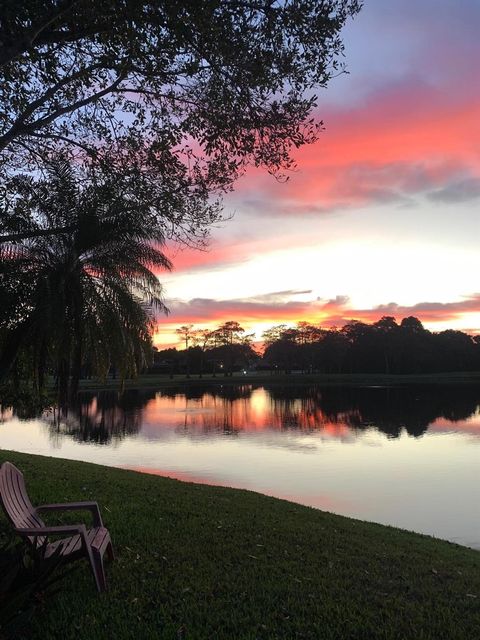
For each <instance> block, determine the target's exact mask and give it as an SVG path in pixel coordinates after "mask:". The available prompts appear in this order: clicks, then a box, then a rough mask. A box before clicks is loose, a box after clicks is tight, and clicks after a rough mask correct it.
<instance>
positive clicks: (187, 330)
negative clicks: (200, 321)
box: [175, 324, 194, 349]
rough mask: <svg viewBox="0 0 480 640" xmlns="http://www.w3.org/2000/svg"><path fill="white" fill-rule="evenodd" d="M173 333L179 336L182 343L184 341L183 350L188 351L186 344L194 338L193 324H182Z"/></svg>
mask: <svg viewBox="0 0 480 640" xmlns="http://www.w3.org/2000/svg"><path fill="white" fill-rule="evenodd" d="M175 333H176V334H177V335H178V336H180V338H181V340H182V341H185V349H188V344H189V342H190V340H191V339H192V338H193V336H194V332H193V324H183V325H182V326H181V327H178V329H175Z"/></svg>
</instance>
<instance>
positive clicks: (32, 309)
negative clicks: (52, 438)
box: [0, 158, 171, 399]
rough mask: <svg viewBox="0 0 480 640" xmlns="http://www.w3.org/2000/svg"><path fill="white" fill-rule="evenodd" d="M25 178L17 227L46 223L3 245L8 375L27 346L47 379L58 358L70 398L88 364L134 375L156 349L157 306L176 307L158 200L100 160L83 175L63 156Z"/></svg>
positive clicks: (37, 371) (38, 374) (2, 369)
mask: <svg viewBox="0 0 480 640" xmlns="http://www.w3.org/2000/svg"><path fill="white" fill-rule="evenodd" d="M15 187H16V198H15V200H14V202H13V204H12V205H11V207H12V216H11V219H14V220H15V224H16V231H19V232H20V233H22V232H25V234H26V235H28V233H29V232H31V231H33V230H34V231H35V232H37V233H36V234H35V236H34V237H31V238H25V239H24V240H22V241H21V242H19V243H17V244H6V245H3V246H1V247H0V262H1V268H0V294H1V295H2V298H5V300H6V305H4V308H3V311H2V312H0V336H3V344H4V346H3V350H2V354H1V356H0V378H1V376H2V373H3V374H5V373H6V372H7V371H8V370H9V369H10V368H11V366H12V364H13V363H14V361H15V359H16V358H17V357H18V354H19V353H20V350H21V349H22V348H25V347H28V349H30V351H31V360H32V373H33V375H34V379H35V383H36V386H37V388H38V389H41V388H42V387H43V384H44V376H45V372H46V369H47V366H48V364H50V365H51V366H52V367H53V370H54V372H55V374H56V376H57V380H58V391H59V396H60V398H61V399H66V398H67V395H68V394H70V395H71V394H74V393H75V392H76V390H77V388H78V382H79V378H80V373H81V369H82V367H83V366H85V365H88V366H89V367H90V368H91V369H92V371H93V372H94V373H96V374H97V375H100V376H106V374H107V373H108V371H109V369H110V368H111V367H115V369H116V370H117V371H118V372H119V373H120V377H121V378H122V379H124V378H125V377H126V376H128V375H134V374H135V373H137V372H138V370H139V369H140V368H141V367H142V366H144V365H145V363H146V361H147V358H148V355H149V353H150V351H151V334H152V329H153V327H154V322H155V313H156V312H157V311H159V310H160V311H164V312H166V311H167V309H166V307H165V305H164V303H163V290H162V286H161V284H160V282H159V281H158V278H157V276H156V274H155V271H158V270H160V269H170V268H171V264H170V262H169V260H168V259H167V258H166V257H165V255H164V254H163V253H162V251H161V250H160V248H161V247H162V245H163V244H164V234H163V232H162V230H161V228H160V227H159V224H158V217H157V215H156V212H155V210H154V209H152V208H151V207H149V206H147V205H145V203H144V202H140V201H138V200H137V199H136V198H135V194H134V191H133V190H132V191H129V190H128V185H123V184H118V183H115V182H114V181H112V180H111V179H109V178H108V177H107V176H105V175H102V174H101V173H99V172H98V171H97V170H94V169H93V168H90V169H89V171H88V172H87V174H86V175H85V174H83V175H81V176H80V175H79V169H76V168H75V167H73V166H72V165H71V164H69V163H67V162H66V161H64V160H63V159H61V158H59V159H56V160H55V161H54V162H53V163H52V166H51V167H50V169H49V172H48V175H47V176H46V178H45V179H43V180H38V179H34V178H32V177H27V176H21V177H19V178H17V179H16V183H15ZM3 219H4V220H7V225H8V217H7V216H3ZM4 226H5V225H4ZM52 229H57V230H58V229H60V230H61V232H58V231H57V233H55V234H51V233H49V231H51V230H52ZM38 232H39V233H38ZM43 232H44V235H42V233H43ZM0 339H1V337H0ZM0 344H1V343H0Z"/></svg>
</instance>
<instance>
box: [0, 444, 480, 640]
mask: <svg viewBox="0 0 480 640" xmlns="http://www.w3.org/2000/svg"><path fill="white" fill-rule="evenodd" d="M0 459H1V461H3V460H6V459H8V460H11V461H12V462H13V463H14V464H16V465H17V466H19V467H20V468H21V469H22V470H23V472H24V475H25V477H26V481H27V487H28V490H29V493H30V494H31V497H32V501H33V502H34V504H35V503H37V504H38V503H43V502H53V501H70V500H86V499H96V500H98V502H99V503H100V505H101V509H102V513H103V516H104V519H105V524H106V526H108V527H109V529H110V531H111V535H112V538H113V541H114V546H115V551H116V553H117V559H116V561H115V562H114V563H113V564H107V579H108V582H109V585H110V591H109V592H108V593H106V594H103V595H98V594H97V593H96V592H95V590H94V588H93V579H92V576H91V574H90V573H89V570H88V568H87V565H86V563H85V562H84V561H82V563H77V564H79V565H80V567H79V570H78V571H77V572H75V573H74V574H73V575H71V576H69V577H67V579H66V580H65V582H63V583H61V584H62V588H63V593H62V594H61V595H60V596H58V597H56V598H54V599H51V600H50V599H47V603H46V606H45V608H44V610H43V611H42V612H40V613H39V614H38V615H37V616H36V618H35V622H34V626H33V628H32V629H31V631H30V632H29V633H28V634H27V637H28V638H30V639H32V640H35V639H40V638H42V639H43V640H48V639H52V640H54V639H55V640H57V639H59V638H62V639H63V638H64V639H65V640H68V639H70V638H71V639H72V640H73V639H85V640H86V639H87V638H88V640H95V639H98V640H100V639H101V640H105V639H110V638H112V639H113V638H115V639H116V640H122V639H134V638H135V639H137V640H142V639H145V640H147V639H148V640H152V639H156V638H168V639H170V638H171V639H172V640H178V639H181V638H185V639H189V640H190V639H192V640H193V639H205V640H207V639H208V640H212V639H217V638H218V639H219V640H228V639H235V640H243V639H245V640H246V639H249V640H254V639H259V640H262V639H267V638H270V639H273V638H281V639H288V640H293V639H312V640H313V639H315V640H317V639H322V640H328V639H333V638H335V639H338V640H340V639H341V640H345V639H355V640H363V639H365V640H372V639H377V638H378V639H380V638H381V639H384V640H386V639H390V638H398V639H404V638H411V639H412V640H413V639H414V640H424V639H427V638H430V639H432V640H433V639H435V640H439V639H444V638H452V639H453V638H455V639H460V638H465V639H469V640H470V639H472V638H478V637H479V629H480V554H479V553H478V552H476V551H473V550H471V549H467V548H465V547H460V546H458V545H454V544H450V543H447V542H443V541H438V540H434V539H433V538H429V537H425V536H421V535H418V534H412V533H408V532H405V531H401V530H398V529H394V528H390V527H384V526H381V525H375V524H369V523H365V522H360V521H356V520H351V519H348V518H343V517H340V516H335V515H332V514H328V513H324V512H321V511H318V510H315V509H310V508H307V507H302V506H299V505H296V504H293V503H290V502H285V501H282V500H277V499H274V498H268V497H266V496H262V495H259V494H256V493H252V492H248V491H238V490H233V489H226V488H220V487H209V486H205V485H195V484H188V483H182V482H178V481H175V480H170V479H166V478H160V477H157V476H148V475H142V474H137V473H134V472H131V471H123V470H119V469H111V468H107V467H101V466H98V465H92V464H86V463H82V462H71V461H66V460H60V459H53V458H45V457H39V456H33V455H25V454H20V453H13V452H7V451H2V452H1V453H0ZM85 517H87V516H85ZM445 517H446V518H447V517H448V513H446V514H445ZM77 520H78V517H77ZM64 521H66V520H64Z"/></svg>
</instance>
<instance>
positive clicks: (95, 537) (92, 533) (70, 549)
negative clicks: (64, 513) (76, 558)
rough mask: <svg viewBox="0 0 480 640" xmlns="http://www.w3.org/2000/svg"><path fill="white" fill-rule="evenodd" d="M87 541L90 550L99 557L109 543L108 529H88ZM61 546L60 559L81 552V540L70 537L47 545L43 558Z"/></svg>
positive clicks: (77, 536)
mask: <svg viewBox="0 0 480 640" xmlns="http://www.w3.org/2000/svg"><path fill="white" fill-rule="evenodd" d="M87 540H88V542H89V544H90V546H91V547H92V550H95V551H97V552H98V553H100V554H101V555H103V552H104V551H105V549H106V548H107V546H108V544H109V543H111V540H110V534H109V532H108V529H106V528H105V527H94V528H93V529H88V531H87ZM59 546H61V547H62V550H61V551H60V555H61V556H62V557H67V556H71V555H73V554H75V553H81V552H82V539H81V537H80V535H78V534H77V535H75V536H70V537H69V538H61V539H60V540H55V542H51V543H50V544H48V545H47V548H46V549H45V558H48V557H50V556H52V555H53V554H54V553H55V552H56V550H57V549H58V547H59Z"/></svg>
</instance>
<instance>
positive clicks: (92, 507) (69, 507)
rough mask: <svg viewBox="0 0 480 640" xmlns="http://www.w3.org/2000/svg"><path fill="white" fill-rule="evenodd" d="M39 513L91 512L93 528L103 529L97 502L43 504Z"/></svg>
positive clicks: (38, 508)
mask: <svg viewBox="0 0 480 640" xmlns="http://www.w3.org/2000/svg"><path fill="white" fill-rule="evenodd" d="M37 511H90V512H91V513H92V516H93V526H94V527H103V522H102V516H101V515H100V509H99V507H98V503H97V502H66V503H59V504H42V505H40V506H39V507H37Z"/></svg>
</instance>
